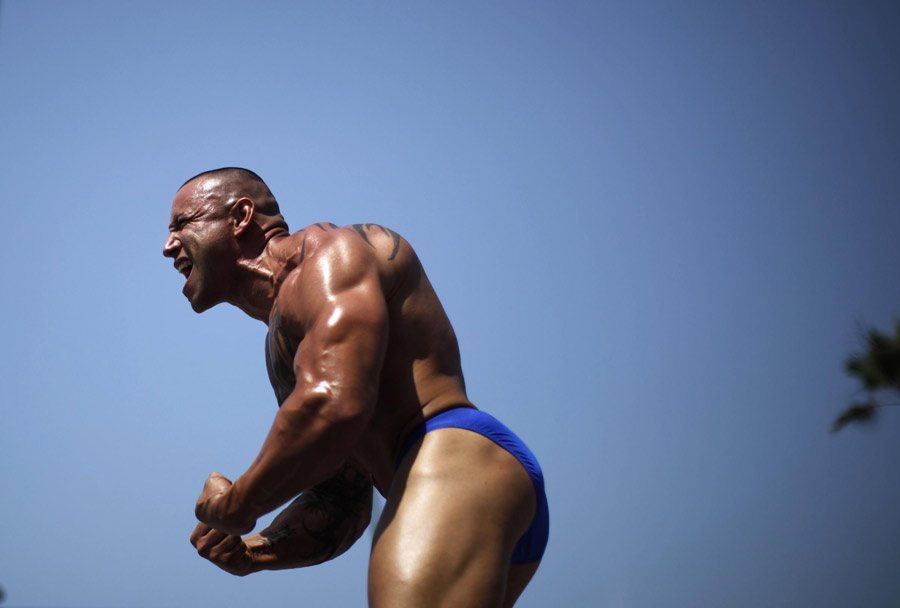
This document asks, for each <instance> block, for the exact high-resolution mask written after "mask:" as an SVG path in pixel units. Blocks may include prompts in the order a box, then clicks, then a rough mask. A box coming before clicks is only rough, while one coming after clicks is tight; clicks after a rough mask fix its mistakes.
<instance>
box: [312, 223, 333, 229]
mask: <svg viewBox="0 0 900 608" xmlns="http://www.w3.org/2000/svg"><path fill="white" fill-rule="evenodd" d="M313 226H315V227H316V228H319V229H321V230H323V231H328V230H334V229H335V228H337V227H338V225H337V224H332V223H331V222H316V223H315V224H313ZM326 226H327V228H326Z"/></svg>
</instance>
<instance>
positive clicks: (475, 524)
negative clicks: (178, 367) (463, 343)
mask: <svg viewBox="0 0 900 608" xmlns="http://www.w3.org/2000/svg"><path fill="white" fill-rule="evenodd" d="M228 194H229V192H227V191H226V189H225V188H224V186H222V185H221V184H220V183H217V182H216V181H215V180H209V179H208V180H204V179H200V180H196V183H195V182H189V183H188V184H186V185H185V186H184V187H182V189H181V190H179V192H178V194H177V195H176V197H175V201H174V202H173V207H172V222H171V224H170V234H169V238H168V239H167V241H166V245H165V247H164V254H165V255H166V256H168V257H172V258H174V259H175V263H176V266H178V265H179V264H180V263H182V262H184V261H185V260H186V259H190V260H191V261H192V262H193V264H194V265H193V268H192V269H191V270H190V272H189V273H188V276H189V278H188V280H187V281H186V283H185V287H184V293H185V295H186V296H187V297H188V299H189V300H190V301H191V304H192V306H193V307H194V309H195V310H197V311H198V312H201V311H202V310H205V309H207V308H209V307H210V306H213V305H215V304H217V303H220V302H229V303H232V304H234V305H236V306H238V307H240V308H242V309H243V310H244V311H245V312H247V314H249V315H250V316H252V317H254V318H257V319H259V320H262V321H264V322H267V323H268V328H269V331H268V334H267V337H266V362H267V367H268V370H269V377H270V380H271V382H272V386H273V388H274V390H275V393H276V396H277V399H278V403H279V410H278V412H277V414H276V416H275V419H274V421H273V424H272V428H271V430H270V432H269V434H268V436H267V437H266V440H265V441H264V443H263V446H262V448H261V450H260V452H259V455H258V456H257V458H256V459H255V461H254V462H253V463H252V464H251V465H250V467H249V468H248V469H247V471H246V472H245V473H244V474H243V475H241V476H239V477H238V478H237V479H236V480H235V481H234V484H231V482H229V481H228V480H227V479H225V478H224V477H222V476H220V475H218V474H216V473H214V474H212V475H211V476H210V478H209V479H208V480H207V483H206V486H205V487H204V491H203V493H202V494H201V496H200V499H199V500H198V503H197V508H196V513H197V517H198V519H199V520H200V524H199V525H198V526H197V528H196V530H195V531H194V534H193V535H192V537H191V542H192V543H193V544H194V545H195V546H196V547H197V550H198V552H199V553H200V554H201V555H202V556H204V557H206V558H207V559H209V560H210V561H212V562H213V563H215V564H216V565H218V566H219V567H221V568H223V569H224V570H226V571H228V572H231V573H233V574H238V575H244V574H248V573H250V572H254V571H257V570H261V569H280V568H291V567H298V566H307V565H312V564H315V563H319V562H321V561H324V560H327V559H331V558H332V557H334V556H336V555H339V554H340V553H341V552H343V551H345V550H346V549H347V548H348V547H349V546H351V545H352V544H353V542H354V541H355V540H356V539H357V538H358V537H359V535H360V534H361V533H362V531H363V530H364V529H365V527H366V524H367V523H368V519H369V513H370V508H371V488H372V484H374V485H375V487H377V489H378V490H379V491H380V492H381V493H382V494H383V495H385V496H386V497H387V504H386V508H385V513H384V516H383V517H382V520H381V521H380V522H379V525H378V528H377V532H376V539H375V542H374V544H373V550H372V559H371V562H370V580H369V591H370V604H371V605H372V606H380V605H383V606H450V605H461V606H462V605H465V606H481V605H483V606H500V605H503V606H511V605H512V603H513V602H514V601H515V599H516V597H517V596H518V594H519V593H520V592H521V590H522V589H523V588H524V586H525V585H526V584H527V582H528V580H529V579H530V578H531V575H532V574H533V573H534V570H535V569H536V567H537V564H536V563H535V564H526V565H522V566H513V567H510V566H509V555H510V553H511V551H512V547H513V545H514V544H515V542H516V540H517V539H518V538H519V537H520V536H521V535H522V533H523V532H524V531H525V529H526V528H527V526H528V524H529V523H530V521H531V517H532V516H533V513H534V501H535V496H534V491H533V487H532V484H531V480H530V478H529V477H528V475H527V473H526V472H525V471H524V469H523V468H522V466H521V465H520V464H519V463H518V461H516V460H515V458H513V457H512V456H511V455H510V454H509V453H507V452H506V451H504V450H502V449H501V448H499V447H498V446H496V445H495V444H494V443H493V442H491V441H489V440H487V439H485V438H484V437H481V436H480V435H477V434H475V433H471V432H469V431H464V430H460V429H443V430H440V431H435V432H432V433H429V434H428V435H426V437H425V438H424V439H423V440H420V441H419V442H418V443H417V445H416V446H414V448H413V450H412V451H411V452H410V453H409V454H408V455H407V456H406V457H405V458H404V461H403V463H402V464H401V466H400V467H399V469H397V462H396V459H397V455H398V451H399V449H400V447H401V442H402V441H403V439H404V438H405V437H406V435H407V433H408V432H409V431H410V430H412V429H413V428H414V427H416V426H417V425H418V424H420V423H421V422H422V421H423V420H425V419H426V418H429V417H431V416H433V415H435V414H437V413H439V412H440V411H443V410H445V409H448V408H451V407H456V406H467V407H474V406H473V405H472V404H471V403H470V402H469V400H468V399H467V397H466V394H465V385H464V381H463V375H462V370H461V366H460V358H459V349H458V346H457V342H456V337H455V335H454V332H453V329H452V327H451V325H450V322H449V320H448V319H447V316H446V314H445V312H444V310H443V308H442V306H441V304H440V302H439V300H438V298H437V296H436V295H435V293H434V290H433V289H432V287H431V284H430V283H429V281H428V279H427V277H426V275H425V272H424V270H423V269H422V266H421V264H420V263H419V260H418V258H417V256H416V255H415V253H414V251H413V250H412V248H411V247H410V246H409V244H408V243H407V242H406V241H405V240H404V239H403V238H401V237H400V236H399V235H397V234H396V233H394V232H393V231H391V230H389V229H387V228H383V227H380V226H377V225H374V224H364V225H352V226H346V227H337V226H334V225H332V224H323V223H320V224H314V225H312V226H309V227H307V228H305V229H303V230H301V231H299V232H297V233H295V234H292V235H288V234H287V233H286V232H280V231H278V230H274V231H270V230H263V229H261V228H260V225H258V224H259V223H258V222H255V220H254V206H253V201H252V199H250V198H248V197H244V198H240V199H239V200H237V202H236V203H234V199H235V197H231V200H227V199H228V196H227V195H228ZM301 492H302V494H301ZM298 494H299V497H298ZM295 497H297V498H296V500H294V502H293V503H291V504H290V505H289V506H288V507H287V508H285V509H284V510H283V511H282V513H281V514H280V515H279V516H278V517H277V518H276V519H275V521H274V522H273V524H272V525H271V526H269V527H268V528H267V529H265V530H263V531H261V532H260V533H259V534H255V535H252V536H249V537H247V538H244V539H242V538H241V537H240V534H244V533H246V532H249V531H251V530H252V529H253V527H254V526H255V522H256V519H257V518H258V517H259V516H261V515H263V514H265V513H268V512H269V511H272V510H273V509H275V508H277V507H279V506H281V505H283V504H285V503H286V502H288V501H289V500H291V499H294V498H295Z"/></svg>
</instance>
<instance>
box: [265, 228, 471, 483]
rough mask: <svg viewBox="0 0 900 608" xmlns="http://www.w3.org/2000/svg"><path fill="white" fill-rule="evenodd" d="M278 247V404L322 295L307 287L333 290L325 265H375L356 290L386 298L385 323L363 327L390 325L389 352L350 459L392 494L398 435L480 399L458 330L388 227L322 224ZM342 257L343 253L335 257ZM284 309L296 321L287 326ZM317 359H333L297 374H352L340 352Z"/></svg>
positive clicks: (271, 341) (315, 377)
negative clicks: (308, 314)
mask: <svg viewBox="0 0 900 608" xmlns="http://www.w3.org/2000/svg"><path fill="white" fill-rule="evenodd" d="M278 246H279V247H280V248H281V251H282V252H283V253H285V254H287V258H288V262H287V263H286V264H285V266H284V268H283V270H282V273H283V278H282V277H278V278H276V286H277V289H278V293H279V295H278V296H276V298H275V303H274V306H273V308H272V313H271V316H270V320H269V334H268V335H267V344H266V346H267V353H268V358H267V359H268V360H267V365H268V368H269V378H270V380H271V382H272V386H273V387H274V389H275V392H276V395H277V396H278V398H279V403H281V402H283V401H284V399H286V398H287V396H288V395H289V394H290V393H291V391H293V390H294V388H295V386H296V383H297V382H296V377H295V374H294V363H295V362H294V360H293V359H294V354H295V353H296V352H297V347H298V345H299V344H300V343H301V341H303V339H304V336H305V332H304V329H305V327H304V326H303V322H302V321H301V322H297V321H300V320H301V319H303V314H304V310H303V309H304V307H305V304H304V303H305V302H308V301H310V300H311V299H318V297H320V296H318V295H315V296H312V295H309V294H320V293H329V292H330V291H331V290H332V289H333V287H331V286H329V285H326V284H325V281H324V280H323V278H322V276H321V275H322V269H321V267H333V266H338V265H345V264H346V265H355V266H359V265H368V266H371V270H372V276H371V277H367V278H366V279H365V280H362V281H360V282H359V283H358V284H357V285H355V286H354V289H355V290H356V293H355V294H354V298H356V299H363V298H364V299H367V300H383V301H384V302H385V303H386V310H385V311H384V313H385V319H384V320H383V322H381V321H380V320H378V319H372V318H369V319H367V322H368V323H370V324H371V325H370V327H367V328H366V329H367V330H368V331H370V332H373V333H374V332H377V331H378V330H379V329H380V328H379V327H377V326H378V325H386V336H384V339H383V340H382V341H381V344H380V345H379V346H380V347H381V348H383V349H384V354H383V356H382V358H381V365H380V372H379V373H378V377H377V389H378V390H377V392H376V395H375V398H374V404H373V406H372V408H371V410H372V411H371V418H370V419H369V420H368V424H367V426H366V432H365V433H363V434H362V435H361V436H360V438H359V440H358V441H357V442H356V445H355V447H354V449H353V451H352V454H351V457H352V458H353V459H354V460H355V461H356V462H359V463H365V467H364V468H365V469H366V470H367V471H368V472H369V473H370V474H371V475H372V477H373V481H374V483H375V486H376V487H377V488H378V489H379V491H381V493H382V494H387V491H388V489H389V488H390V483H391V479H392V478H393V475H394V467H395V461H396V457H397V452H398V450H399V448H400V445H399V442H400V441H401V439H402V438H404V437H405V436H406V434H407V433H408V432H409V431H410V430H412V429H413V428H414V427H415V426H417V425H418V424H419V423H421V422H422V421H423V420H425V419H426V418H429V417H431V416H433V415H434V414H436V413H438V412H440V411H442V410H444V409H447V408H448V407H453V406H458V405H467V406H470V407H473V406H472V404H471V403H470V402H469V400H468V398H467V397H466V393H465V384H464V381H463V375H462V368H461V365H460V357H459V348H458V346H457V342H456V336H455V334H454V332H453V328H452V327H451V325H450V322H449V320H448V319H447V316H446V314H445V312H444V309H443V307H442V306H441V303H440V301H439V300H438V298H437V296H436V295H435V292H434V289H433V288H432V286H431V283H430V282H429V281H428V278H427V276H426V275H425V272H424V270H423V269H422V266H421V264H420V263H419V259H418V257H417V256H416V254H415V252H414V251H413V250H412V248H411V247H410V246H409V244H408V243H407V242H406V240H405V239H403V238H402V237H400V236H399V235H397V234H396V233H394V232H393V231H390V230H389V229H386V228H382V227H380V226H375V225H373V224H365V225H356V226H355V227H354V226H346V227H342V228H337V227H332V225H329V224H323V223H320V224H315V225H313V226H310V227H307V228H305V229H304V230H302V231H300V232H297V233H295V234H293V235H291V236H290V237H287V238H285V239H282V240H280V241H278ZM338 257H340V258H341V259H339V260H338V259H335V258H338ZM317 266H318V267H317ZM332 272H334V271H332ZM338 272H339V271H338ZM305 274H309V275H312V276H311V277H307V276H304V275H305ZM279 280H280V282H281V283H282V285H278V282H279ZM282 286H284V287H286V288H287V289H284V288H283V287H282ZM376 314H377V313H376ZM286 316H287V317H289V318H290V319H291V320H292V321H294V323H292V324H289V321H287V320H286V319H285V317H286ZM373 316H374V315H373ZM306 322H307V324H308V323H309V321H306ZM316 361H317V362H318V363H320V364H321V365H323V366H326V367H324V368H323V369H320V370H315V371H312V370H308V369H304V368H305V367H306V366H303V365H302V364H301V365H300V373H301V374H309V375H308V376H307V378H306V379H305V383H304V386H309V385H312V386H315V385H316V384H317V383H319V382H322V381H325V382H329V383H333V384H342V383H344V382H345V378H344V377H343V376H345V375H348V374H351V373H353V372H352V371H351V370H348V369H347V368H346V361H343V360H338V359H325V360H322V359H321V358H320V359H317V360H316ZM351 381H356V380H355V379H353V380H351Z"/></svg>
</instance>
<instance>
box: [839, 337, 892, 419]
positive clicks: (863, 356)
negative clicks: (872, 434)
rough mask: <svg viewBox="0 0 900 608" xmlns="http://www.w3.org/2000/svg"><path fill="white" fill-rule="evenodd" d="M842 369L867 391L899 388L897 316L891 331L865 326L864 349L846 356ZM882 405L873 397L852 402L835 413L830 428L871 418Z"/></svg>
mask: <svg viewBox="0 0 900 608" xmlns="http://www.w3.org/2000/svg"><path fill="white" fill-rule="evenodd" d="M844 369H845V370H846V371H847V373H848V374H850V375H851V376H854V377H856V378H858V379H859V381H860V382H861V383H862V385H863V388H864V389H866V390H867V391H876V390H880V389H892V390H894V391H900V320H897V321H895V323H894V333H893V334H891V333H884V332H880V331H878V330H877V329H870V330H868V331H867V332H866V350H865V352H863V353H860V354H856V355H853V356H851V357H848V358H847V360H846V361H845V362H844ZM881 407H883V406H882V405H881V404H879V403H878V402H876V401H875V400H874V399H872V398H870V399H869V400H868V401H866V402H865V403H855V404H853V405H851V406H850V407H849V408H848V409H846V410H844V411H843V412H842V413H841V415H840V416H838V417H837V419H836V420H835V421H834V424H832V426H831V432H832V433H836V432H837V431H839V430H841V429H842V428H844V427H845V426H846V425H847V424H850V423H859V422H871V421H872V420H874V418H875V415H876V413H877V412H878V409H880V408H881Z"/></svg>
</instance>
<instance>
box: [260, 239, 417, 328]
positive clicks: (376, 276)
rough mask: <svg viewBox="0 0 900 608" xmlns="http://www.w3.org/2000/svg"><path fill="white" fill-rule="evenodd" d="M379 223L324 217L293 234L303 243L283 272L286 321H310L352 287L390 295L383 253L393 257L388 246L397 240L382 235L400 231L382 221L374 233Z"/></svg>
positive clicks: (281, 300) (281, 302)
mask: <svg viewBox="0 0 900 608" xmlns="http://www.w3.org/2000/svg"><path fill="white" fill-rule="evenodd" d="M364 226H369V227H370V228H368V229H367V228H365V227H364ZM374 226H375V225H374V224H366V225H351V226H344V227H336V226H335V225H334V224H328V223H318V224H313V225H311V226H308V227H306V228H304V229H303V230H301V231H299V232H297V233H295V234H294V235H292V237H291V238H292V239H295V241H296V242H297V243H299V252H298V255H297V256H296V265H295V266H294V267H293V268H292V269H291V270H290V271H289V272H288V273H287V274H286V276H285V277H284V278H283V281H282V282H281V285H280V286H279V287H278V293H277V295H276V299H275V302H276V309H277V311H278V315H279V317H280V319H281V320H282V321H289V320H290V321H294V322H301V323H302V324H303V325H308V324H309V322H311V321H312V320H313V319H314V318H315V317H317V316H318V315H317V312H320V311H321V310H322V309H323V308H327V306H326V305H327V303H328V302H333V301H334V299H335V298H337V297H339V296H340V295H341V294H345V293H346V292H348V291H353V292H354V293H356V294H358V295H359V296H360V297H364V296H365V295H366V294H368V295H371V296H378V297H381V298H383V297H384V296H383V291H382V279H383V275H384V270H385V269H384V267H383V264H382V263H381V260H380V259H379V258H382V257H385V256H387V257H390V253H389V252H385V251H384V250H385V249H386V248H388V247H390V248H392V247H393V245H391V244H390V243H384V242H381V241H382V240H383V239H384V238H390V239H391V240H393V238H394V237H392V236H390V235H391V234H392V233H391V232H390V231H388V230H387V229H381V228H380V227H377V228H375V230H378V233H379V234H378V235H375V234H372V235H370V234H369V233H370V232H371V231H372V228H371V227H374ZM364 236H366V237H368V238H364ZM397 238H398V239H399V236H398V237H397ZM373 241H375V242H374V243H373ZM398 249H399V245H398ZM395 257H396V256H395Z"/></svg>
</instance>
